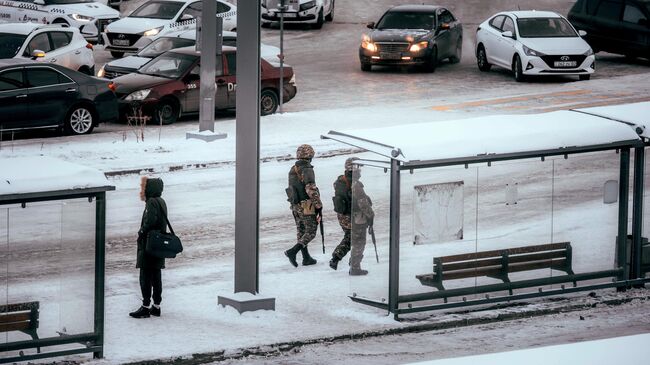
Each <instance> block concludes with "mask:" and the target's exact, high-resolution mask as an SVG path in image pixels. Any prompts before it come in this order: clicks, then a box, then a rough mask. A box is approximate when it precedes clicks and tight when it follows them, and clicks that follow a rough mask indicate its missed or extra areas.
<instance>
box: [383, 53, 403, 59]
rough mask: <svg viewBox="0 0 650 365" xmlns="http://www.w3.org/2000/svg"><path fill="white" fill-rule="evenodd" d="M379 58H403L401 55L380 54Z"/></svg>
mask: <svg viewBox="0 0 650 365" xmlns="http://www.w3.org/2000/svg"><path fill="white" fill-rule="evenodd" d="M379 57H380V58H382V59H384V60H399V59H401V58H402V55H400V54H399V53H380V54H379Z"/></svg>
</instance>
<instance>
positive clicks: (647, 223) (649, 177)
mask: <svg viewBox="0 0 650 365" xmlns="http://www.w3.org/2000/svg"><path fill="white" fill-rule="evenodd" d="M648 151H649V150H648V149H646V155H645V161H644V169H643V177H644V185H643V191H644V194H643V229H642V232H643V237H644V238H645V239H644V246H646V245H647V243H646V242H645V241H646V240H647V239H648V238H649V237H650V195H649V194H650V156H648V154H647V153H648ZM644 252H647V253H646V255H645V256H643V255H642V258H644V257H645V259H644V260H643V262H642V264H644V265H643V266H644V267H646V266H649V265H650V245H648V246H647V248H646V249H645V250H644ZM646 274H647V273H646Z"/></svg>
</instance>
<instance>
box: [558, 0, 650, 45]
mask: <svg viewBox="0 0 650 365" xmlns="http://www.w3.org/2000/svg"><path fill="white" fill-rule="evenodd" d="M568 19H569V21H570V22H571V23H572V24H573V26H574V27H575V28H576V29H579V30H584V31H586V32H587V34H586V35H585V36H584V37H583V38H584V39H585V40H586V41H587V43H589V45H590V46H591V48H592V49H593V50H594V52H598V51H606V52H611V53H617V54H623V55H626V56H629V57H645V58H650V22H649V19H650V0H578V1H577V2H576V3H575V4H574V5H573V8H571V10H570V11H569V15H568Z"/></svg>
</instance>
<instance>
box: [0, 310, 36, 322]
mask: <svg viewBox="0 0 650 365" xmlns="http://www.w3.org/2000/svg"><path fill="white" fill-rule="evenodd" d="M31 318H32V315H31V313H30V312H17V313H8V314H5V313H2V314H0V324H1V323H12V322H20V321H29V320H31Z"/></svg>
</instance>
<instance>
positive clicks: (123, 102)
mask: <svg viewBox="0 0 650 365" xmlns="http://www.w3.org/2000/svg"><path fill="white" fill-rule="evenodd" d="M236 54H237V53H236V48H235V47H225V46H224V47H223V62H222V64H223V72H222V73H221V74H222V76H217V77H216V79H215V81H216V83H217V92H216V95H215V109H217V110H223V109H233V108H235V105H236V104H235V97H236V89H237V81H236V78H235V69H236ZM200 61H201V53H200V52H197V51H196V50H195V48H194V47H193V46H191V47H184V48H177V49H173V50H170V51H167V52H165V53H163V54H161V55H160V56H158V57H156V58H154V59H153V60H151V61H150V62H148V63H147V64H146V65H144V66H142V68H140V69H139V70H138V72H137V73H133V74H128V75H124V76H120V77H117V78H115V79H113V83H114V85H115V93H116V95H117V97H118V102H119V105H120V118H121V119H122V120H125V119H126V117H127V116H128V115H133V114H138V112H139V111H141V112H142V114H143V115H146V116H151V117H152V119H153V121H154V122H155V123H161V122H162V124H171V123H174V122H175V121H176V120H177V119H178V118H179V117H180V116H182V115H186V114H193V113H198V112H199V100H200V96H199V87H200V81H199V76H200V74H201V69H200V67H201V66H200ZM260 63H261V66H262V80H261V90H262V91H261V114H262V115H268V114H273V113H275V111H276V109H277V108H278V104H279V103H278V100H279V94H280V92H279V88H280V67H279V66H277V67H276V66H275V65H273V64H271V63H269V62H267V61H266V60H264V59H261V60H260ZM217 74H219V72H217ZM282 86H283V87H284V90H283V99H284V102H285V103H286V102H288V101H289V100H291V99H293V97H294V96H295V95H296V90H297V89H296V83H295V76H294V74H293V69H292V68H291V67H290V66H284V77H283V85H282Z"/></svg>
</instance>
